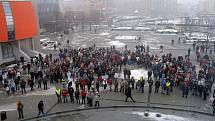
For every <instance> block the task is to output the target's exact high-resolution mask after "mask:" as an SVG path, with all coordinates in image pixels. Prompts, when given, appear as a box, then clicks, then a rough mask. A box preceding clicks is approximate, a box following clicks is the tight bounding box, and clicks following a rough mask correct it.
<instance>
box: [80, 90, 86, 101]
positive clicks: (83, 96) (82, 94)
mask: <svg viewBox="0 0 215 121" xmlns="http://www.w3.org/2000/svg"><path fill="white" fill-rule="evenodd" d="M86 95H87V92H86V91H85V90H82V91H81V97H82V101H81V104H85V99H86Z"/></svg>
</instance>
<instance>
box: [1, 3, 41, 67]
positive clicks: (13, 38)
mask: <svg viewBox="0 0 215 121" xmlns="http://www.w3.org/2000/svg"><path fill="white" fill-rule="evenodd" d="M35 2H36V1H34V2H31V1H30V0H23V1H21V0H19V1H14V0H13V1H0V65H1V64H3V63H7V62H11V61H15V60H19V59H20V57H24V58H25V59H27V60H29V59H30V57H31V56H34V55H36V54H37V53H38V50H39V49H40V42H39V38H38V28H39V24H38V19H37V8H36V5H35Z"/></svg>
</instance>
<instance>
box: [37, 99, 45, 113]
mask: <svg viewBox="0 0 215 121" xmlns="http://www.w3.org/2000/svg"><path fill="white" fill-rule="evenodd" d="M41 114H42V115H43V114H44V104H43V100H40V102H39V103H38V116H40V115H41Z"/></svg>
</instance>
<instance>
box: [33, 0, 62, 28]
mask: <svg viewBox="0 0 215 121" xmlns="http://www.w3.org/2000/svg"><path fill="white" fill-rule="evenodd" d="M35 1H37V5H38V15H39V23H40V28H45V29H46V30H47V31H52V30H53V28H52V27H53V26H54V25H55V24H56V22H57V21H58V20H59V19H60V18H61V15H62V14H60V1H61V0H35ZM61 2H62V1H61ZM57 30H59V28H58V29H57Z"/></svg>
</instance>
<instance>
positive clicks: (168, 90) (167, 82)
mask: <svg viewBox="0 0 215 121" xmlns="http://www.w3.org/2000/svg"><path fill="white" fill-rule="evenodd" d="M170 85H171V83H170V82H169V79H168V80H167V81H166V94H167V95H169V94H170V93H169V92H170Z"/></svg>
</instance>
